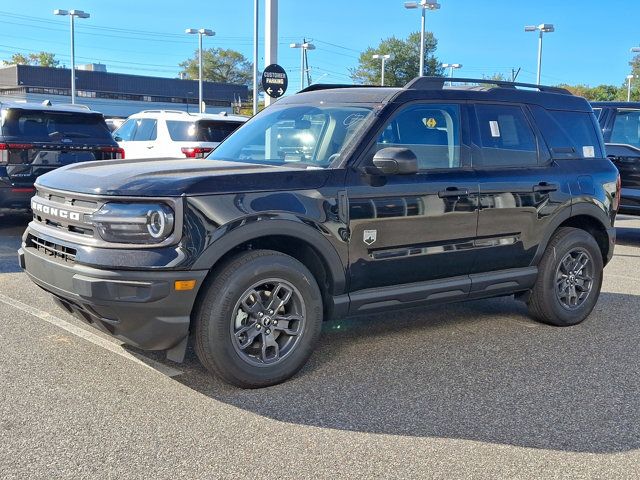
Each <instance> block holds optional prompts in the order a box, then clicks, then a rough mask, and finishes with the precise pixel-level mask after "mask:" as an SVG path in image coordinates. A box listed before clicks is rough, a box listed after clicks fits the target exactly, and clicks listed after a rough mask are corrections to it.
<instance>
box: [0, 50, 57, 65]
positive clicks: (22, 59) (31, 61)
mask: <svg viewBox="0 0 640 480" xmlns="http://www.w3.org/2000/svg"><path fill="white" fill-rule="evenodd" d="M2 63H3V65H37V66H40V67H57V66H58V65H59V64H60V62H59V61H58V60H56V55H55V53H51V52H38V53H30V54H29V55H23V54H21V53H14V54H13V55H11V58H10V59H9V60H3V61H2Z"/></svg>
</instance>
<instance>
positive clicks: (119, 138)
mask: <svg viewBox="0 0 640 480" xmlns="http://www.w3.org/2000/svg"><path fill="white" fill-rule="evenodd" d="M113 139H114V140H115V141H116V142H121V141H122V137H121V136H120V135H114V136H113Z"/></svg>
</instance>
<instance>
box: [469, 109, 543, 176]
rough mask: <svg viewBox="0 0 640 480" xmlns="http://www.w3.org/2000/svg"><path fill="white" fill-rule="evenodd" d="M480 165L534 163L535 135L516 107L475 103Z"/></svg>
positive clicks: (535, 158) (536, 158) (521, 112)
mask: <svg viewBox="0 0 640 480" xmlns="http://www.w3.org/2000/svg"><path fill="white" fill-rule="evenodd" d="M476 113H477V117H478V127H479V130H480V142H481V144H482V165H484V166H522V165H536V164H537V163H538V147H537V142H536V137H535V135H534V133H533V130H531V126H530V125H529V122H528V121H527V118H526V117H525V115H524V112H523V111H522V109H521V108H520V107H517V106H511V105H477V106H476Z"/></svg>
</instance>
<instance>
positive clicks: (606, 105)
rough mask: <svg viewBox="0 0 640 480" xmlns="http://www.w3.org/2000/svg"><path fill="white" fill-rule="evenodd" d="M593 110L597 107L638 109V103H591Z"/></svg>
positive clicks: (639, 105)
mask: <svg viewBox="0 0 640 480" xmlns="http://www.w3.org/2000/svg"><path fill="white" fill-rule="evenodd" d="M591 105H592V106H593V107H594V108H597V107H620V108H625V107H628V108H640V102H591Z"/></svg>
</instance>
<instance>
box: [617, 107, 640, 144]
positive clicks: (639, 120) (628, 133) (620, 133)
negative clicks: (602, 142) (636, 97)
mask: <svg viewBox="0 0 640 480" xmlns="http://www.w3.org/2000/svg"><path fill="white" fill-rule="evenodd" d="M610 143H624V144H626V145H632V146H634V147H638V148H640V110H634V109H626V108H620V109H618V111H617V112H616V119H615V121H614V123H613V129H612V130H611V140H610Z"/></svg>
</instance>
